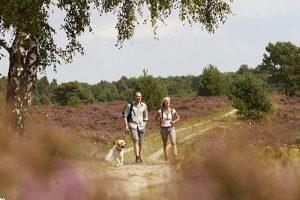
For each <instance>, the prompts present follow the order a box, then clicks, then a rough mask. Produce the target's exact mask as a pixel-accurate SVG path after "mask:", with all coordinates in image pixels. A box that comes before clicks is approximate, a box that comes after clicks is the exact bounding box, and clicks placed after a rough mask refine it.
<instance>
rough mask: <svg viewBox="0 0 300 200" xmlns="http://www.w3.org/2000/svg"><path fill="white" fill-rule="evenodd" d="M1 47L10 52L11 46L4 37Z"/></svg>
mask: <svg viewBox="0 0 300 200" xmlns="http://www.w3.org/2000/svg"><path fill="white" fill-rule="evenodd" d="M1 47H2V48H4V49H5V50H6V51H8V53H10V47H9V46H8V45H7V43H6V42H5V41H4V40H3V39H0V48H1Z"/></svg>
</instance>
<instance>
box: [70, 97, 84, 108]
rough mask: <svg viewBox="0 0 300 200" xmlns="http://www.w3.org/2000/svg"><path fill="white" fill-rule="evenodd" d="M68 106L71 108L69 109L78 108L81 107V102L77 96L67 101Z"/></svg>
mask: <svg viewBox="0 0 300 200" xmlns="http://www.w3.org/2000/svg"><path fill="white" fill-rule="evenodd" d="M67 105H68V106H71V107H79V106H81V105H82V102H81V100H80V99H79V97H78V96H71V97H70V98H69V99H68V103H67Z"/></svg>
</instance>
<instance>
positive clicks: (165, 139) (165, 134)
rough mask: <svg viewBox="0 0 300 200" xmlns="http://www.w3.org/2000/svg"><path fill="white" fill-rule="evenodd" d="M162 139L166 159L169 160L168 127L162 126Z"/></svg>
mask: <svg viewBox="0 0 300 200" xmlns="http://www.w3.org/2000/svg"><path fill="white" fill-rule="evenodd" d="M160 134H161V139H162V141H163V150H164V155H165V161H167V160H168V156H167V152H168V148H167V147H168V129H166V128H161V129H160Z"/></svg>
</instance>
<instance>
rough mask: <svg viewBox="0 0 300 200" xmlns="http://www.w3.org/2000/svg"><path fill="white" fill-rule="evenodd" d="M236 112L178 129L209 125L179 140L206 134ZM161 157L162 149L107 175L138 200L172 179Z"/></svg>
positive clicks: (108, 171)
mask: <svg viewBox="0 0 300 200" xmlns="http://www.w3.org/2000/svg"><path fill="white" fill-rule="evenodd" d="M236 111H237V110H235V109H233V110H231V111H230V112H228V113H226V114H224V115H222V116H221V117H217V118H215V119H212V120H207V121H205V122H201V123H199V124H195V125H192V126H188V127H184V128H181V129H178V130H177V133H179V132H182V131H186V130H188V129H192V128H195V127H199V126H203V125H208V124H209V126H208V127H207V126H206V127H204V128H203V129H201V128H200V129H197V131H196V132H191V133H190V134H185V137H183V138H179V137H178V140H180V141H186V140H189V139H191V138H193V137H195V136H197V135H199V134H203V133H205V132H207V131H208V130H210V129H212V128H214V127H217V126H218V124H219V123H218V122H217V120H220V119H222V118H226V117H228V116H230V115H233V114H235V113H236ZM130 151H132V148H128V149H127V152H130ZM161 155H163V149H162V148H161V149H159V150H157V151H155V152H154V153H152V154H151V155H150V156H149V157H148V158H147V159H146V162H144V163H143V164H129V165H126V166H124V167H119V168H117V167H111V168H109V169H107V173H108V174H109V175H111V176H112V177H117V178H118V180H120V182H121V183H122V184H123V186H124V187H125V191H126V192H127V194H128V196H129V197H130V198H138V197H139V196H140V194H142V193H143V191H145V192H146V191H147V189H148V190H149V189H150V188H151V187H153V186H157V185H159V184H162V183H166V182H168V181H169V179H170V177H171V176H170V169H171V168H170V166H169V165H168V164H165V163H164V162H163V161H160V160H159V158H160V156H161Z"/></svg>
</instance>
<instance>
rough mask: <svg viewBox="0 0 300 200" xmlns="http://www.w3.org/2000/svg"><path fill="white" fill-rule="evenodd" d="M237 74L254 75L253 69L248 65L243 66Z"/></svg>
mask: <svg viewBox="0 0 300 200" xmlns="http://www.w3.org/2000/svg"><path fill="white" fill-rule="evenodd" d="M236 73H237V74H244V73H252V69H251V68H250V67H249V66H248V65H246V64H243V65H241V66H240V67H239V69H238V70H237V72H236Z"/></svg>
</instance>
